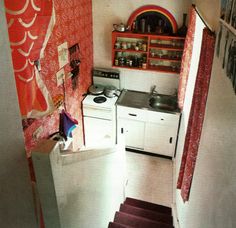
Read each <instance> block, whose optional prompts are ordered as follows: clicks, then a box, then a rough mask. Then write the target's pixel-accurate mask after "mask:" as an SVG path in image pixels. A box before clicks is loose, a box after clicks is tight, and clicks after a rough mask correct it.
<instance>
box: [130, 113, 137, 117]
mask: <svg viewBox="0 0 236 228" xmlns="http://www.w3.org/2000/svg"><path fill="white" fill-rule="evenodd" d="M129 116H137V114H133V113H129Z"/></svg>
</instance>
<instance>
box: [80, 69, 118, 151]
mask: <svg viewBox="0 0 236 228" xmlns="http://www.w3.org/2000/svg"><path fill="white" fill-rule="evenodd" d="M119 79H120V77H119V72H118V71H114V70H110V69H104V68H95V69H94V70H93V84H94V85H103V86H115V87H116V88H117V89H120V80H119ZM117 99H118V97H117V96H114V97H111V98H110V97H106V96H105V95H104V94H99V95H92V94H88V95H87V96H86V97H85V99H84V100H83V102H82V105H83V120H84V135H85V146H86V147H89V148H98V147H111V146H114V145H115V144H116V101H117Z"/></svg>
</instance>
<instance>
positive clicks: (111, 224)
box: [108, 222, 133, 228]
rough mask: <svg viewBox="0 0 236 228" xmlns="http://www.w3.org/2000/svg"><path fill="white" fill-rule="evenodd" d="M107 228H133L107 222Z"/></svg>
mask: <svg viewBox="0 0 236 228" xmlns="http://www.w3.org/2000/svg"><path fill="white" fill-rule="evenodd" d="M108 228H133V227H132V226H126V225H123V224H120V223H117V222H109V225H108Z"/></svg>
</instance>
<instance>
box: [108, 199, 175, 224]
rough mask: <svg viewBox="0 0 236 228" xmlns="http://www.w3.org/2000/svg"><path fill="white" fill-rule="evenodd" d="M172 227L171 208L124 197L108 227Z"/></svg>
mask: <svg viewBox="0 0 236 228" xmlns="http://www.w3.org/2000/svg"><path fill="white" fill-rule="evenodd" d="M132 227H133V228H173V219H172V215H171V208H169V207H165V206H162V205H158V204H154V203H149V202H145V201H142V200H137V199H133V198H126V200H125V202H124V203H123V204H121V205H120V210H119V212H116V214H115V217H114V221H113V222H110V223H109V226H108V228H132Z"/></svg>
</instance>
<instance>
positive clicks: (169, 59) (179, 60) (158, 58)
mask: <svg viewBox="0 0 236 228" xmlns="http://www.w3.org/2000/svg"><path fill="white" fill-rule="evenodd" d="M148 59H149V60H159V61H169V62H181V59H177V58H169V57H165V56H164V55H163V56H162V57H158V56H156V57H153V56H149V58H148Z"/></svg>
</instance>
